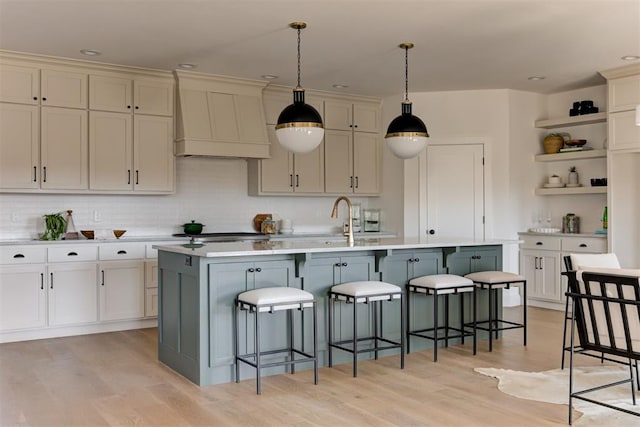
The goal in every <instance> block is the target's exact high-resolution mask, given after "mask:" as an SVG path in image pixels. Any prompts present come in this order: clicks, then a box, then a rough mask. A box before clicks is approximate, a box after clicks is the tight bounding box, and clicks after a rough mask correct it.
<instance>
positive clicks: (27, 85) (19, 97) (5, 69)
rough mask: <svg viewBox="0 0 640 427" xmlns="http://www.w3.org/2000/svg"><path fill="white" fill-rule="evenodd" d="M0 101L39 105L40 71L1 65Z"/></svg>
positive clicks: (31, 68)
mask: <svg viewBox="0 0 640 427" xmlns="http://www.w3.org/2000/svg"><path fill="white" fill-rule="evenodd" d="M0 101H2V102H17V103H20V104H32V105H38V104H40V70H39V69H38V68H33V67H19V66H15V65H7V64H1V65H0Z"/></svg>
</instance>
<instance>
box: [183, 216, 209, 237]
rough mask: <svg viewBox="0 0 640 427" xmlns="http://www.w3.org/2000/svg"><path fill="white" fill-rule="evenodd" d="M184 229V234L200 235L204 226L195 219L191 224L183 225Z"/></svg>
mask: <svg viewBox="0 0 640 427" xmlns="http://www.w3.org/2000/svg"><path fill="white" fill-rule="evenodd" d="M182 228H183V229H184V234H200V233H202V229H203V228H204V225H203V224H200V223H199V222H196V220H195V219H192V220H191V222H187V223H186V224H182Z"/></svg>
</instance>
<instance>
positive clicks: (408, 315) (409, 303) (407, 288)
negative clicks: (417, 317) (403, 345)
mask: <svg viewBox="0 0 640 427" xmlns="http://www.w3.org/2000/svg"><path fill="white" fill-rule="evenodd" d="M406 295H407V299H406V304H407V306H406V314H407V325H406V329H405V328H404V327H402V336H403V337H404V335H405V332H406V337H407V354H409V353H411V335H409V332H410V331H411V290H410V289H409V286H407V287H406ZM400 311H401V312H402V308H401V309H400ZM402 321H404V319H402Z"/></svg>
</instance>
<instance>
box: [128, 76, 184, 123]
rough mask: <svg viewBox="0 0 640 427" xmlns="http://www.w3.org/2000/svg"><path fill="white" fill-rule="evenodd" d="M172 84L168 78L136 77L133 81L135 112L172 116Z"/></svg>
mask: <svg viewBox="0 0 640 427" xmlns="http://www.w3.org/2000/svg"><path fill="white" fill-rule="evenodd" d="M173 92H174V85H173V82H172V81H169V80H155V79H136V80H135V81H134V82H133V99H134V105H135V107H134V108H135V112H136V113H140V114H152V115H157V116H173Z"/></svg>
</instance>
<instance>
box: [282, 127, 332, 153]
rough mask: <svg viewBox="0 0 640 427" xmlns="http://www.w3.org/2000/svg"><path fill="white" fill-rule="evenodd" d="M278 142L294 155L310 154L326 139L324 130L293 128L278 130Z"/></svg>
mask: <svg viewBox="0 0 640 427" xmlns="http://www.w3.org/2000/svg"><path fill="white" fill-rule="evenodd" d="M276 136H277V137H278V142H279V143H280V145H282V146H283V147H284V148H286V149H287V150H288V151H291V152H292V153H308V152H310V151H313V150H315V149H316V148H317V147H318V146H319V145H320V143H321V142H322V138H323V137H324V128H321V127H317V126H314V127H307V126H304V127H303V126H295V127H294V126H292V127H285V128H281V129H277V130H276Z"/></svg>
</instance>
